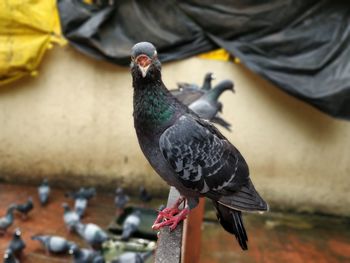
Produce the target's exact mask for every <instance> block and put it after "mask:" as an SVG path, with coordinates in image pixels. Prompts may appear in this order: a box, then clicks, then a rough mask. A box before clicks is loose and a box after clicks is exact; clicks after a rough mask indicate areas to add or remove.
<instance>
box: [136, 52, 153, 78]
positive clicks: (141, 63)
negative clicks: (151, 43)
mask: <svg viewBox="0 0 350 263" xmlns="http://www.w3.org/2000/svg"><path fill="white" fill-rule="evenodd" d="M151 62H152V60H151V59H150V58H149V57H148V56H147V55H143V54H142V55H139V56H138V57H137V58H136V64H137V66H138V67H139V69H140V71H141V74H142V77H143V78H144V77H146V75H147V72H148V69H149V67H150V65H151Z"/></svg>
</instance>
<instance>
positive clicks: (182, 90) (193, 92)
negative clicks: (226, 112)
mask: <svg viewBox="0 0 350 263" xmlns="http://www.w3.org/2000/svg"><path fill="white" fill-rule="evenodd" d="M213 79H214V78H213V73H211V72H208V73H207V74H205V76H204V81H203V85H202V87H201V88H200V87H199V86H198V85H196V84H188V83H178V84H177V86H178V89H175V90H170V92H171V94H173V95H174V96H175V97H176V98H177V99H178V100H179V101H181V102H182V103H183V104H185V105H190V104H191V103H192V102H194V101H196V100H197V99H199V98H200V97H201V96H202V95H203V94H205V92H207V91H209V90H210V89H211V81H212V80H213Z"/></svg>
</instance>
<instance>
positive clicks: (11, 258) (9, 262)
mask: <svg viewBox="0 0 350 263" xmlns="http://www.w3.org/2000/svg"><path fill="white" fill-rule="evenodd" d="M3 262H4V263H20V262H19V260H18V259H17V258H16V257H15V255H14V254H13V252H12V250H11V249H6V250H5V253H4V261H3Z"/></svg>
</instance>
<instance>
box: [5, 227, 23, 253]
mask: <svg viewBox="0 0 350 263" xmlns="http://www.w3.org/2000/svg"><path fill="white" fill-rule="evenodd" d="M21 235H22V233H21V230H20V229H19V228H17V229H16V230H15V232H14V233H13V238H12V240H11V241H10V244H9V246H8V249H10V250H11V251H12V253H13V254H14V255H15V256H16V257H17V258H19V257H20V256H21V255H22V251H23V249H25V247H26V244H25V243H24V241H23V240H22V238H21Z"/></svg>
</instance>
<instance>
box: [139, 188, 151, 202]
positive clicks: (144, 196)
mask: <svg viewBox="0 0 350 263" xmlns="http://www.w3.org/2000/svg"><path fill="white" fill-rule="evenodd" d="M139 198H140V200H141V201H142V202H144V203H148V202H150V201H151V200H152V195H151V194H150V193H149V192H148V191H147V190H146V188H145V187H143V186H140V191H139Z"/></svg>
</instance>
